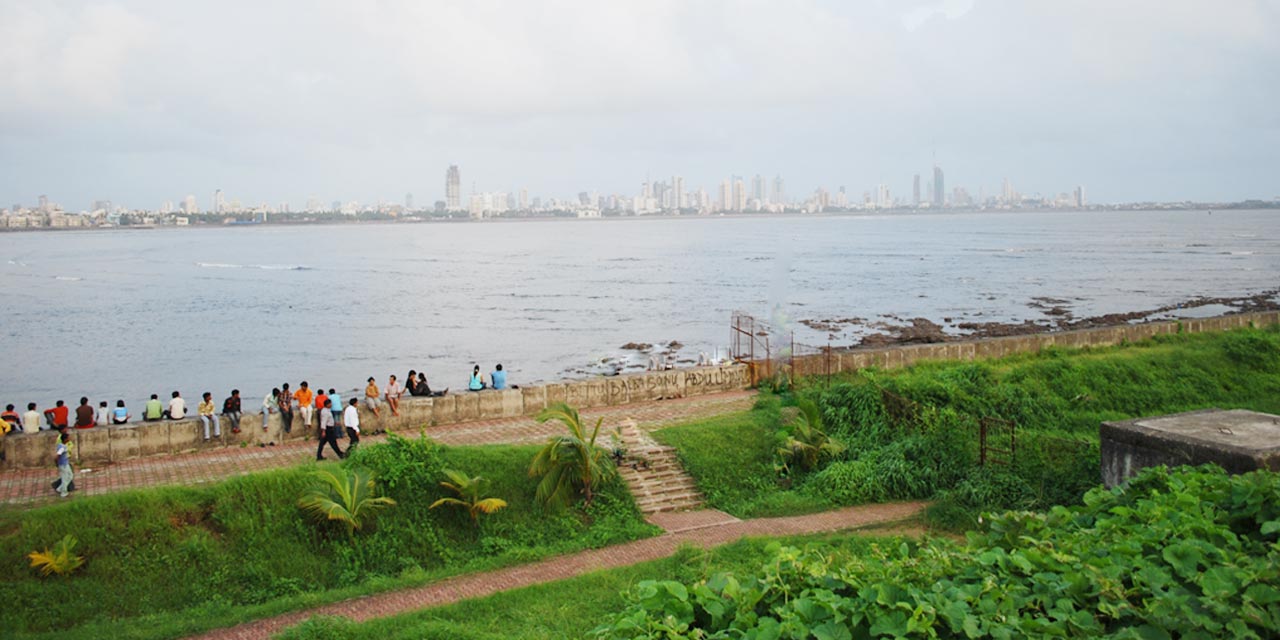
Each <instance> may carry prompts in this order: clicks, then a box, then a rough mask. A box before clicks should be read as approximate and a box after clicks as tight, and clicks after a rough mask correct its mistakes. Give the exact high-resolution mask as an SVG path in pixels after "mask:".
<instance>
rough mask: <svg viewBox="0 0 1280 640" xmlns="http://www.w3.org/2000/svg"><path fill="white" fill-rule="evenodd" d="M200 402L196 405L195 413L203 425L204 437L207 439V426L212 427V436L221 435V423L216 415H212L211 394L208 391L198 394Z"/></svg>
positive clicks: (213, 408)
mask: <svg viewBox="0 0 1280 640" xmlns="http://www.w3.org/2000/svg"><path fill="white" fill-rule="evenodd" d="M200 398H201V402H200V404H199V405H198V406H197V407H196V413H197V414H198V415H199V416H200V422H201V424H203V425H204V439H205V442H208V441H209V427H210V426H212V427H213V437H215V438H221V437H222V424H221V423H220V422H219V421H218V416H216V415H214V411H215V407H214V406H213V394H212V393H209V392H208V391H206V392H204V394H202V395H201V396H200Z"/></svg>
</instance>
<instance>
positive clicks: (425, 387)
mask: <svg viewBox="0 0 1280 640" xmlns="http://www.w3.org/2000/svg"><path fill="white" fill-rule="evenodd" d="M418 390H419V391H421V392H422V395H424V396H429V397H435V398H439V397H440V396H442V395H444V394H446V393H449V387H445V388H444V391H432V390H431V385H429V384H427V374H425V373H419V374H418Z"/></svg>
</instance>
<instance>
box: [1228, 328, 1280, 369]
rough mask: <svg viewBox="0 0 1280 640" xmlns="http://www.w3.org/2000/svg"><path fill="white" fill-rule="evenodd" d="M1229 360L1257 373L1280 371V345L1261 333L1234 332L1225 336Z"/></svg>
mask: <svg viewBox="0 0 1280 640" xmlns="http://www.w3.org/2000/svg"><path fill="white" fill-rule="evenodd" d="M1222 350H1223V352H1224V353H1226V355H1227V359H1229V360H1230V361H1232V362H1234V363H1236V364H1238V365H1240V366H1243V367H1248V368H1250V369H1253V370H1255V371H1272V372H1274V371H1278V370H1280V344H1277V342H1276V340H1275V339H1274V338H1272V337H1269V336H1267V335H1266V334H1265V333H1263V332H1261V331H1234V332H1232V333H1230V334H1228V335H1226V336H1223V344H1222Z"/></svg>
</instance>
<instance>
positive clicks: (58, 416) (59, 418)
mask: <svg viewBox="0 0 1280 640" xmlns="http://www.w3.org/2000/svg"><path fill="white" fill-rule="evenodd" d="M70 414H71V410H70V409H68V408H67V405H66V403H65V402H63V401H61V400H59V401H58V403H57V404H56V405H55V406H54V407H53V408H52V409H45V410H44V419H45V420H46V421H47V422H48V423H49V426H48V427H47V428H48V429H54V430H56V429H59V428H61V427H65V426H67V418H68V416H69V415H70Z"/></svg>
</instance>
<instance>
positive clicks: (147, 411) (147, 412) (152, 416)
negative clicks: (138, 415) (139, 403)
mask: <svg viewBox="0 0 1280 640" xmlns="http://www.w3.org/2000/svg"><path fill="white" fill-rule="evenodd" d="M163 417H164V405H162V404H160V396H158V395H156V394H154V393H153V394H151V399H150V400H148V401H147V405H146V406H145V407H143V409H142V421H143V422H155V421H156V420H159V419H161V418H163Z"/></svg>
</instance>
